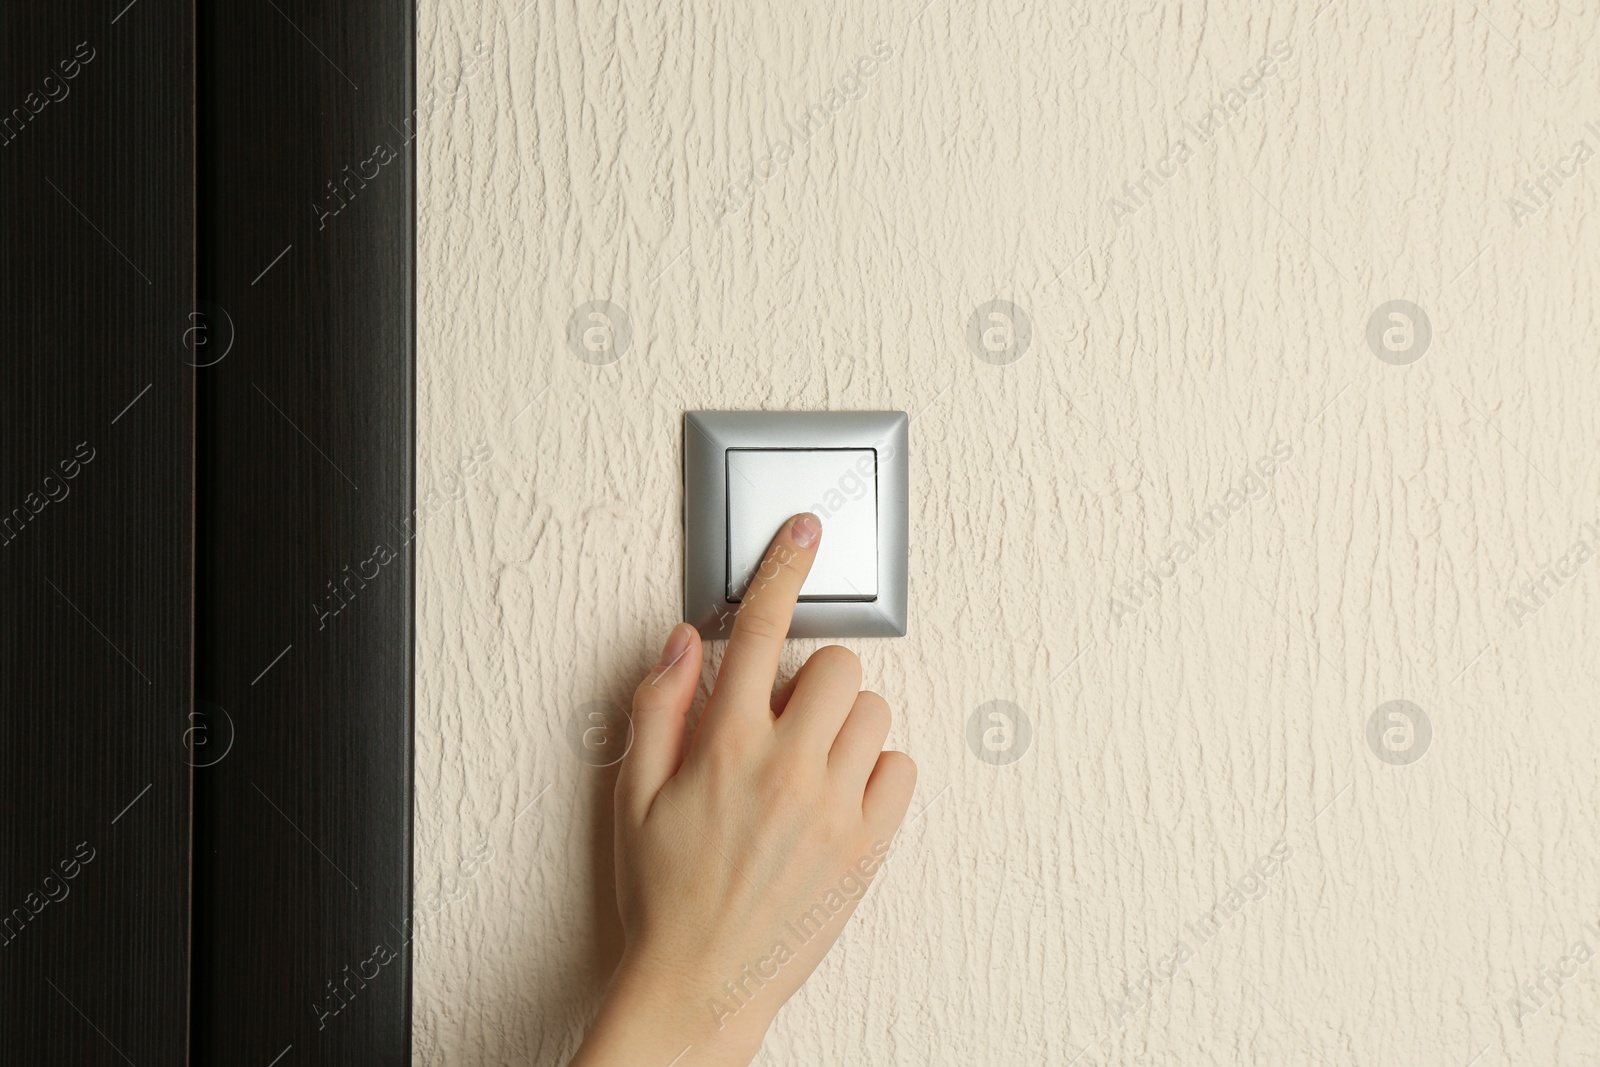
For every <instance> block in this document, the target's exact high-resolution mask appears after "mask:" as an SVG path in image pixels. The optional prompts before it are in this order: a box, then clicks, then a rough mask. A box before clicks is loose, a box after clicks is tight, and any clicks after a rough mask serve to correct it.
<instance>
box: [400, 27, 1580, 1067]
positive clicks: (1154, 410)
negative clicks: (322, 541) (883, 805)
mask: <svg viewBox="0 0 1600 1067" xmlns="http://www.w3.org/2000/svg"><path fill="white" fill-rule="evenodd" d="M526 2H527V0H506V4H507V6H505V7H503V8H502V7H494V6H475V5H473V4H470V3H457V2H454V0H427V2H424V3H423V4H422V5H421V18H420V21H421V25H422V39H421V41H420V55H421V77H420V83H421V86H422V88H423V89H424V90H425V101H424V104H425V111H426V114H427V117H426V119H425V123H424V129H425V133H424V136H423V140H422V142H421V144H422V149H421V153H420V156H421V167H422V174H421V179H422V180H421V185H420V190H421V192H420V201H421V212H422V222H421V248H420V268H421V273H422V286H421V293H422V302H421V309H420V320H421V321H420V327H421V328H420V331H419V334H420V338H421V363H422V366H421V370H420V374H419V386H418V387H419V391H420V425H419V434H418V447H419V450H420V453H421V454H420V457H419V458H420V461H421V462H420V464H419V466H420V470H421V474H420V477H421V479H422V484H421V485H420V486H419V491H420V492H422V493H423V494H424V499H425V509H426V511H425V513H426V514H428V516H429V517H428V518H427V521H426V523H425V525H424V528H423V532H422V536H421V540H420V545H421V547H420V555H419V583H418V586H419V605H418V610H419V614H420V625H419V637H418V648H417V654H418V656H417V659H418V683H419V686H418V694H419V699H418V709H417V735H418V736H417V744H418V757H417V787H418V801H417V804H418V811H417V841H416V854H417V868H418V872H417V877H418V891H419V903H418V921H419V923H418V924H419V930H420V933H419V935H418V940H417V951H416V966H417V973H416V1023H417V1060H418V1062H419V1063H440V1064H442V1063H452V1064H474V1063H485V1064H508V1063H522V1062H527V1063H530V1064H539V1065H544V1064H550V1063H555V1062H558V1061H559V1059H560V1058H561V1057H562V1056H563V1055H565V1054H567V1053H569V1052H570V1051H571V1050H572V1049H573V1048H574V1047H575V1044H576V1042H577V1040H578V1038H579V1035H580V1033H581V1031H582V1028H583V1026H584V1024H585V1022H586V1020H587V1018H588V1016H589V1014H590V1012H591V1011H592V1010H593V1008H594V1007H595V1004H596V1000H597V997H598V995H599V993H600V991H601V989H602V986H603V983H604V981H605V978H606V975H607V974H608V971H609V967H610V965H611V963H612V962H613V961H614V959H615V957H616V954H617V952H618V948H619V945H618V934H617V928H616V922H615V918H614V916H613V914H612V910H613V909H612V903H611V900H612V897H611V886H610V882H609V878H610V873H609V859H608V856H609V849H610V840H609V833H608V830H607V827H608V820H609V812H608V805H607V797H608V790H609V787H610V782H611V774H610V772H608V771H606V770H603V769H596V768H594V767H592V766H589V765H586V764H585V762H583V761H582V760H580V759H579V758H578V756H577V754H576V751H575V750H574V748H573V747H572V746H571V745H570V744H569V735H570V732H571V724H572V723H573V721H574V717H575V716H576V715H578V714H579V713H580V711H581V710H582V709H584V708H585V707H586V705H588V704H589V703H590V702H593V701H602V702H603V701H613V702H618V703H622V702H625V701H626V700H627V697H628V694H629V693H630V692H631V690H632V687H633V685H634V683H635V681H636V678H637V676H638V675H639V673H640V672H641V671H642V670H643V669H644V668H645V667H646V666H647V665H648V664H649V663H650V662H651V661H652V657H653V656H654V654H655V652H656V650H657V645H658V642H659V641H660V639H661V638H662V635H663V634H664V633H665V632H666V629H667V627H668V625H669V624H670V623H671V622H672V621H673V620H675V619H676V618H677V617H678V614H679V612H680V602H679V581H680V576H681V572H680V567H681V564H680V556H681V547H682V546H681V543H680V528H679V513H678V509H679V500H680V478H679V474H678V462H679V447H680V445H679V435H680V432H681V431H680V417H681V413H682V412H683V411H685V410H687V409H692V408H702V407H706V408H774V409H777V408H783V409H819V408H884V407H888V408H900V409H904V410H906V411H908V412H911V413H913V415H914V419H913V422H912V425H911V458H912V475H911V524H912V540H911V583H912V585H911V624H910V625H911V632H910V635H909V636H908V637H906V638H904V639H901V640H879V641H854V642H851V644H853V645H854V647H856V648H857V649H858V650H859V652H860V654H861V658H862V660H863V664H864V668H865V675H866V677H867V679H868V684H869V685H871V686H872V687H873V688H875V689H877V690H879V691H880V692H882V693H884V694H886V695H887V696H888V697H889V699H890V700H891V702H892V703H893V704H894V705H895V708H896V713H897V719H896V723H895V728H894V733H893V736H892V738H891V743H892V744H894V745H896V746H898V747H901V748H904V749H906V750H907V751H909V752H910V753H912V754H913V755H914V756H915V758H916V759H917V762H918V764H919V765H920V768H921V777H920V782H919V785H918V796H917V798H916V799H915V800H914V801H913V804H912V816H911V821H910V822H909V823H908V825H907V827H906V828H905V830H904V831H903V834H902V838H901V843H900V847H899V851H898V852H897V853H896V855H895V858H894V861H893V862H892V863H891V864H890V865H889V866H888V868H887V869H886V872H885V874H883V875H882V876H880V878H879V880H878V883H877V885H876V886H875V887H874V888H873V890H872V893H871V895H870V896H869V897H868V899H867V901H866V902H865V904H864V905H863V907H862V908H861V910H860V912H859V913H858V916H857V918H856V920H855V921H854V922H853V923H852V924H851V926H850V927H849V928H848V930H847V931H846V933H845V935H844V937H843V938H842V939H841V941H840V942H839V945H838V948H837V949H836V951H835V952H834V953H833V954H832V955H831V956H830V957H829V959H828V960H827V962H826V963H825V964H824V966H823V967H822V968H821V969H820V971H819V972H818V973H817V975H816V977H815V978H814V979H813V980H812V982H811V983H810V984H809V985H808V986H807V987H806V988H805V989H804V990H803V991H802V993H801V994H800V995H799V996H798V997H797V998H796V999H795V1000H794V1001H793V1002H792V1003H791V1004H790V1006H789V1007H788V1008H786V1009H785V1011H784V1012H783V1014H782V1015H781V1016H780V1018H779V1020H778V1022H777V1024H776V1026H775V1027H774V1028H773V1031H772V1033H771V1036H770V1038H769V1040H768V1042H767V1046H766V1049H765V1051H764V1053H763V1056H762V1059H761V1061H760V1062H762V1063H766V1064H790V1063H794V1064H801V1063H804V1064H840V1063H882V1064H927V1063H939V1064H1012V1063H1016V1064H1038V1063H1066V1062H1069V1061H1072V1060H1073V1057H1074V1056H1079V1057H1080V1058H1078V1059H1077V1060H1076V1061H1075V1062H1076V1063H1078V1064H1079V1065H1089V1064H1097V1063H1102V1062H1104V1063H1135V1064H1142V1063H1152V1064H1237V1063H1260V1064H1283V1063H1327V1064H1378V1063H1406V1064H1430V1065H1431V1064H1440V1065H1445V1064H1457V1065H1464V1064H1468V1063H1474V1064H1477V1065H1478V1067H1490V1065H1493V1064H1499V1063H1507V1062H1516V1063H1538V1064H1556V1063H1561V1064H1567V1063H1580V1062H1589V1061H1588V1059H1587V1058H1585V1055H1584V1054H1585V1053H1588V1054H1596V1053H1600V981H1597V978H1600V960H1594V961H1591V960H1590V959H1589V958H1588V957H1589V956H1590V955H1591V954H1593V953H1600V898H1597V896H1596V889H1597V887H1600V875H1597V873H1596V872H1597V871H1600V864H1597V862H1596V860H1597V851H1600V847H1597V843H1596V830H1597V815H1600V813H1597V810H1596V785H1595V779H1596V772H1595V769H1594V768H1595V742H1596V734H1597V732H1600V727H1597V725H1596V720H1595V717H1594V714H1593V712H1594V696H1595V694H1596V679H1597V674H1600V668H1597V666H1596V663H1597V659H1600V658H1597V657H1596V656H1595V654H1594V643H1595V640H1596V639H1597V638H1600V617H1597V615H1596V606H1597V605H1600V596H1597V589H1600V564H1596V563H1595V562H1594V558H1593V557H1594V555H1595V552H1596V546H1600V528H1596V527H1594V526H1590V525H1586V524H1587V523H1590V522H1592V521H1595V520H1597V519H1600V464H1597V463H1596V461H1595V455H1594V442H1595V430H1596V426H1597V421H1596V416H1595V399H1596V395H1597V379H1600V371H1597V369H1596V366H1595V359H1594V348H1595V326H1596V318H1595V306H1596V301H1595V296H1594V293H1595V290H1596V287H1597V281H1600V279H1597V270H1596V268H1597V265H1600V260H1597V257H1596V255H1595V251H1594V249H1595V243H1596V241H1597V240H1600V231H1597V230H1596V227H1595V223H1594V220H1593V218H1592V217H1591V214H1590V213H1591V209H1593V208H1594V206H1595V205H1596V202H1597V199H1600V194H1597V185H1600V163H1594V162H1591V161H1590V157H1591V156H1593V155H1594V154H1595V152H1596V151H1597V150H1600V91H1597V90H1596V80H1595V79H1596V74H1597V71H1600V57H1597V55H1596V50H1595V45H1596V31H1597V26H1600V22H1597V19H1600V14H1597V13H1596V11H1595V6H1594V5H1593V4H1588V3H1578V2H1577V0H1564V3H1560V4H1558V3H1556V2H1554V0H1532V2H1529V3H1522V4H1513V3H1510V2H1508V0H1478V2H1477V3H1463V4H1452V5H1440V4H1433V5H1394V4H1385V3H1381V2H1379V0H1305V2H1303V3H1299V4H1297V5H1293V6H1289V5H1279V6H1278V7H1277V8H1276V9H1275V10H1274V11H1272V12H1271V13H1268V12H1266V11H1264V10H1263V9H1262V7H1261V5H1258V4H1245V3H1243V2H1234V3H1228V4H1211V3H1199V2H1185V3H1171V4H1156V3H1151V2H1145V3H1136V4H1133V5H1129V6H1123V5H1116V6H1113V5H1096V6H1095V7H1093V8H1085V7H1082V6H1078V5H1069V4H1056V5H1042V4H1040V5H1019V4H997V5H989V4H984V5H969V4H957V3H954V2H953V0H930V2H928V3H926V4H925V5H922V6H920V7H919V6H918V5H919V4H920V3H921V0H916V2H914V3H895V4H889V3H878V2H868V3H865V4H862V5H853V4H845V3H842V2H839V0H833V2H831V3H827V2H825V3H824V4H823V5H821V6H809V7H808V6H804V5H796V4H757V5H755V6H754V7H750V6H735V7H733V8H729V7H728V6H727V5H720V4H713V3H708V2H703V0H687V2H685V3H684V4H681V5H676V6H674V5H653V6H652V5H645V4H627V3H625V4H622V5H621V6H618V5H617V4H614V3H602V4H600V5H598V6H596V5H592V4H572V3H559V4H555V5H550V4H531V3H529V4H527V6H526V7H524V6H523V4H524V3H526ZM975 8H976V9H975ZM863 58H866V59H867V60H868V62H866V63H865V64H864V65H863V64H861V62H860V61H861V60H862V59H863ZM430 87H431V91H432V93H433V95H432V97H431V103H430V102H429V99H428V98H427V96H426V91H428V90H429V89H430ZM830 94H832V95H830ZM811 105H818V106H819V110H816V111H813V112H812V114H813V118H812V119H811V120H810V125H809V127H807V126H806V124H805V122H806V120H805V119H804V118H803V116H804V115H805V113H806V111H807V108H808V107H809V106H811ZM1213 109H1215V110H1213ZM1208 115H1209V118H1208V117H1207V116H1208ZM1586 123H1594V125H1586ZM1580 143H1581V145H1580ZM1147 170H1148V171H1149V174H1146V171H1147ZM1541 181H1542V183H1543V187H1542V189H1541V188H1540V186H1539V184H1538V183H1539V182H1541ZM1524 183H1528V184H1526V185H1525V184H1524ZM593 300H605V301H609V302H611V303H612V304H613V305H614V306H615V308H616V309H620V310H621V312H622V314H623V315H625V316H626V322H625V323H624V321H623V319H622V317H621V315H618V314H617V312H616V311H615V310H612V311H609V312H601V313H603V314H609V315H610V319H609V325H610V328H611V336H612V338H613V340H614V346H613V347H612V348H611V349H610V350H609V351H600V352H594V351H590V350H589V349H587V348H585V347H584V346H583V345H582V344H581V343H580V344H578V345H576V346H574V345H573V344H571V343H569V338H568V321H569V319H570V318H571V317H572V316H573V315H574V313H575V311H577V310H579V309H580V307H581V305H584V304H586V303H587V302H589V301H593ZM992 300H1001V301H1009V302H1012V303H1014V304H1015V305H1016V306H1017V307H1018V308H1020V309H1021V313H1020V314H1018V313H1017V312H1014V311H1011V310H1010V308H1008V307H1002V308H1001V309H1000V310H999V311H997V312H995V313H996V314H1001V315H1003V316H1006V317H1004V318H1001V319H990V318H989V317H988V314H989V312H988V311H985V313H984V314H983V315H982V316H980V317H979V321H978V322H977V324H976V326H975V325H974V322H973V320H974V315H975V313H976V312H977V311H978V309H979V308H980V306H981V305H985V304H986V303H988V302H989V301H992ZM1391 300H1404V301H1409V302H1412V303H1413V304H1414V305H1417V306H1420V308H1421V309H1422V312H1423V313H1425V314H1426V316H1427V321H1428V324H1429V325H1428V326H1427V327H1425V326H1424V325H1423V322H1422V320H1421V318H1419V316H1418V313H1417V312H1416V311H1414V310H1411V309H1410V307H1409V306H1406V307H1402V308H1400V309H1399V310H1398V311H1395V312H1394V313H1395V314H1397V315H1399V316H1400V317H1399V318H1391V317H1390V311H1391V309H1388V308H1382V305H1385V304H1386V303H1387V302H1389V301H1391ZM1375 312H1377V313H1378V314H1377V315H1376V321H1375V324H1374V316H1375ZM588 313H589V310H588V309H584V315H585V316H587V315H588ZM1024 315H1025V316H1026V319H1024V318H1023V316H1024ZM1008 322H1009V326H1010V329H1009V332H1008V331H1007V324H1008ZM597 324H598V325H601V326H604V325H606V323H604V322H600V320H591V319H588V318H584V320H583V325H584V326H585V327H586V328H587V327H592V326H595V325H597ZM1369 327H1370V328H1369ZM597 337H598V335H594V334H590V335H589V340H590V341H595V340H596V339H597ZM578 340H579V341H580V342H581V341H582V340H583V335H582V333H581V332H580V334H579V338H578ZM1008 344H1009V346H1010V347H1007V345H1008ZM619 352H620V358H617V359H615V361H614V362H610V363H606V362H604V361H605V360H606V359H610V358H612V357H614V356H616V355H617V354H618V353H619ZM1018 356H1020V358H1015V359H1013V357H1018ZM485 453H491V454H492V458H490V459H488V460H487V462H483V461H482V460H481V457H482V456H483V455H484V454H485ZM474 455H477V456H478V457H480V458H479V459H478V460H474V459H472V458H471V457H473V456H474ZM460 461H465V468H464V469H465V470H466V471H468V472H469V473H467V474H465V475H463V474H461V473H459V472H460V470H461V469H462V468H458V467H457V464H458V462H460ZM1258 464H1259V466H1258ZM430 489H434V490H436V491H437V493H436V495H434V496H431V497H430V496H427V495H426V494H427V493H428V491H429V490H430ZM1191 524H1193V525H1191ZM817 644H819V642H801V643H798V644H797V645H796V647H794V648H793V649H792V650H791V653H790V656H789V666H790V667H792V666H794V665H797V664H798V663H799V662H800V661H801V660H802V659H803V657H804V656H805V655H806V654H807V653H808V652H809V651H811V650H812V649H813V648H815V647H816V646H817ZM716 651H717V652H720V646H719V647H718V648H717V649H716ZM715 665H716V655H715V654H714V655H713V657H712V662H711V663H710V665H709V666H708V673H707V677H708V678H709V677H710V669H711V668H714V667H715ZM996 700H1000V701H1007V702H1010V703H1011V704H1012V705H1015V707H1016V708H1017V709H1020V714H1021V715H1025V716H1026V720H1025V721H1024V720H1023V719H1021V718H1020V717H1019V713H1018V712H1016V711H1012V712H1009V714H1010V716H1011V721H1010V722H1007V721H1006V720H1004V719H1002V720H990V719H988V718H987V716H988V714H989V713H990V712H991V711H993V710H994V709H993V708H988V709H985V710H984V712H983V715H984V718H983V720H982V721H980V722H979V723H978V728H977V729H975V730H974V729H969V725H970V720H971V718H972V716H973V715H974V712H975V711H976V710H977V709H979V707H980V705H984V704H986V703H987V702H989V701H996ZM1391 700H1405V701H1410V702H1412V703H1411V705H1409V706H1400V707H1401V713H1399V714H1398V717H1391V715H1390V713H1391V712H1392V711H1394V710H1395V709H1394V708H1385V709H1384V711H1383V712H1382V714H1381V721H1378V722H1377V723H1375V724H1373V723H1372V720H1373V717H1374V715H1375V713H1377V712H1378V709H1379V708H1380V705H1383V704H1384V703H1385V702H1387V701H1391ZM1008 727H1009V728H1008ZM1008 737H1009V745H1010V748H1009V749H1007V747H1006V746H1007V741H1008ZM1012 757H1020V758H1016V759H1015V760H1014V761H1010V762H1008V760H1011V758H1012ZM1252 872H1254V873H1252Z"/></svg>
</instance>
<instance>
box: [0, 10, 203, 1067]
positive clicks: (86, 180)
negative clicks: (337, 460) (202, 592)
mask: <svg viewBox="0 0 1600 1067" xmlns="http://www.w3.org/2000/svg"><path fill="white" fill-rule="evenodd" d="M193 31H194V26H193V13H192V10H191V7H190V5H188V4H186V3H183V2H181V0H180V2H161V3H156V2H151V0H144V2H139V3H133V4H127V2H126V0H122V2H115V0H112V2H108V3H105V4H101V3H94V4H87V3H71V4H69V3H28V4H19V3H7V4H4V5H0V257H3V258H0V608H3V610H4V612H5V622H4V627H3V635H4V636H3V638H0V805H3V811H4V815H5V830H4V835H3V839H0V840H3V844H0V1020H3V1021H0V1063H4V1064H30V1065H31V1064H74V1065H78V1064H84V1065H96V1064H123V1063H127V1062H132V1063H137V1064H141V1065H142V1064H182V1063H184V1062H185V1061H186V1059H187V1049H188V1023H189V1020H188V1007H189V990H188V952H189V914H188V912H189V866H190V857H189V844H190V835H189V816H190V779H191V772H190V767H189V763H188V761H187V760H186V759H185V747H184V746H185V731H186V730H187V729H188V727H189V718H188V716H189V711H190V696H191V678H192V660H191V645H190V611H191V606H192V568H193V560H192V553H193V539H192V520H193V510H192V509H193V503H192V501H193V495H192V494H193V455H194V452H193V411H194V372H193V371H192V370H191V369H190V368H189V367H188V366H187V365H186V364H185V362H184V359H183V355H184V348H183V330H184V324H185V322H186V319H185V315H186V313H187V311H188V310H189V301H190V300H191V299H192V297H193V293H194V288H193V284H194V254H195V249H194V226H193V213H192V207H193V204H192V197H193V188H194V181H193V174H194V159H193V149H194V144H193V123H192V121H191V116H192V112H193V103H194V96H193V73H194V72H193V47H194V32H193Z"/></svg>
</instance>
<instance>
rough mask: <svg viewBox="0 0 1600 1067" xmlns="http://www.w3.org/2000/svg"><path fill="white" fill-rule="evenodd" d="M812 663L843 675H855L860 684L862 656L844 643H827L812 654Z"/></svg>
mask: <svg viewBox="0 0 1600 1067" xmlns="http://www.w3.org/2000/svg"><path fill="white" fill-rule="evenodd" d="M809 662H810V663H814V664H816V665H817V666H818V667H820V668H821V669H823V670H825V671H828V672H830V673H835V674H838V675H840V676H842V677H847V678H848V677H853V678H855V679H856V684H857V685H858V686H859V685H860V679H861V658H860V657H859V656H857V655H856V654H855V653H854V652H852V651H850V650H849V649H848V648H845V647H844V646H843V645H825V646H824V647H822V648H819V649H817V650H816V651H815V652H813V653H812V654H811V659H810V661H809Z"/></svg>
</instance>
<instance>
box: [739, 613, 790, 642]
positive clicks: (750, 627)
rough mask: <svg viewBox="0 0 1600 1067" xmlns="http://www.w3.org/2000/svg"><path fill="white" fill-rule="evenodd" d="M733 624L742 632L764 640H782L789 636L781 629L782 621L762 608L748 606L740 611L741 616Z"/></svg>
mask: <svg viewBox="0 0 1600 1067" xmlns="http://www.w3.org/2000/svg"><path fill="white" fill-rule="evenodd" d="M733 625H734V629H736V630H738V631H739V632H740V633H743V634H745V635H747V636H749V637H754V638H756V639H758V640H762V641H773V640H781V639H783V638H784V637H785V636H787V634H786V633H785V632H784V631H783V630H782V629H780V627H781V623H780V622H779V621H778V619H777V618H775V617H774V616H773V615H772V614H771V613H769V612H766V611H762V610H761V609H760V608H754V607H746V608H745V610H743V611H741V612H739V618H738V619H737V620H736V621H735V622H734V624H733Z"/></svg>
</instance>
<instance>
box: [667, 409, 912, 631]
mask: <svg viewBox="0 0 1600 1067" xmlns="http://www.w3.org/2000/svg"><path fill="white" fill-rule="evenodd" d="M907 422H908V420H907V419H906V416H905V413H904V412H900V411H869V412H788V411H785V412H758V411H738V412H733V411H694V412H690V413H689V414H688V415H687V416H686V417H685V419H684V602H685V603H684V607H685V617H686V618H688V619H689V620H690V621H692V622H694V623H695V624H696V625H697V626H698V627H699V628H700V631H701V633H702V634H703V635H704V636H706V637H708V638H717V637H726V636H728V634H729V632H730V631H731V629H732V626H733V617H734V614H735V613H736V612H737V611H738V606H739V602H740V597H741V596H742V595H743V593H744V590H745V588H746V587H747V586H748V585H749V583H750V580H751V578H752V577H753V576H754V575H755V572H756V569H757V568H758V567H759V566H760V564H761V561H762V559H763V557H764V555H765V553H766V549H767V545H768V544H769V543H770V542H771V541H772V537H773V535H774V534H776V533H777V531H778V529H779V527H780V526H782V525H783V522H784V520H786V519H788V518H789V517H790V516H791V515H795V514H798V513H800V512H803V511H809V512H812V513H814V514H816V515H817V517H818V518H820V519H821V520H822V544H821V546H820V547H819V548H818V550H817V555H816V559H815V561H814V562H813V563H812V567H811V571H810V574H809V575H808V576H807V578H806V582H805V585H804V586H803V587H802V588H801V590H800V600H799V603H798V604H797V605H796V606H795V613H794V620H793V622H792V624H791V626H790V629H789V634H790V636H791V637H874V636H878V637H889V636H904V634H905V632H906V558H907V539H906V525H907V524H906V518H907V515H906V511H907V455H906V429H907Z"/></svg>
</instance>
